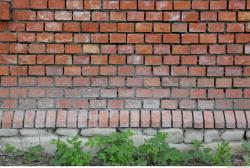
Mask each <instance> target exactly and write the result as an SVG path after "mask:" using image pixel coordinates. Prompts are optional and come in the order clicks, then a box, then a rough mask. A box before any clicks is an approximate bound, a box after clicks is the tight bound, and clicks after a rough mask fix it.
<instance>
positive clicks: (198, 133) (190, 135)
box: [184, 129, 203, 143]
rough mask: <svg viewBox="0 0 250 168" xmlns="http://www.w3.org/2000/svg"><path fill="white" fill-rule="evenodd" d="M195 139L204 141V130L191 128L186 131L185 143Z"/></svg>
mask: <svg viewBox="0 0 250 168" xmlns="http://www.w3.org/2000/svg"><path fill="white" fill-rule="evenodd" d="M193 140H198V141H203V130H195V129H189V130H186V131H185V132H184V142H185V143H191V142H192V141H193Z"/></svg>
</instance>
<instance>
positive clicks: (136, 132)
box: [120, 128, 142, 135]
mask: <svg viewBox="0 0 250 168" xmlns="http://www.w3.org/2000/svg"><path fill="white" fill-rule="evenodd" d="M120 130H121V131H122V132H123V131H127V130H130V131H131V132H133V133H134V134H135V135H142V129H140V128H121V129H120Z"/></svg>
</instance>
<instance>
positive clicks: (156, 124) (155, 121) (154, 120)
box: [151, 110, 161, 128]
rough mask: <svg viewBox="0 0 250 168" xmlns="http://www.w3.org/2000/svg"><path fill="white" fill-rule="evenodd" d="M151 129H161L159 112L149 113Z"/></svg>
mask: <svg viewBox="0 0 250 168" xmlns="http://www.w3.org/2000/svg"><path fill="white" fill-rule="evenodd" d="M151 127H153V128H160V127H161V111H159V110H152V111H151Z"/></svg>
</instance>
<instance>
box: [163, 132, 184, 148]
mask: <svg viewBox="0 0 250 168" xmlns="http://www.w3.org/2000/svg"><path fill="white" fill-rule="evenodd" d="M160 132H165V133H167V134H168V135H167V138H166V142H168V143H173V144H175V143H181V142H183V131H182V130H181V129H177V128H170V129H161V130H160Z"/></svg>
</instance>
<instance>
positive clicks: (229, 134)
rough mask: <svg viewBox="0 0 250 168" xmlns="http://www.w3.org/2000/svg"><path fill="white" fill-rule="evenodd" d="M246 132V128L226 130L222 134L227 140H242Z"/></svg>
mask: <svg viewBox="0 0 250 168" xmlns="http://www.w3.org/2000/svg"><path fill="white" fill-rule="evenodd" d="M244 132H245V131H244V130H235V129H230V130H226V131H225V132H223V133H222V134H221V138H222V139H223V140H226V141H240V140H242V139H243V136H244Z"/></svg>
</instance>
